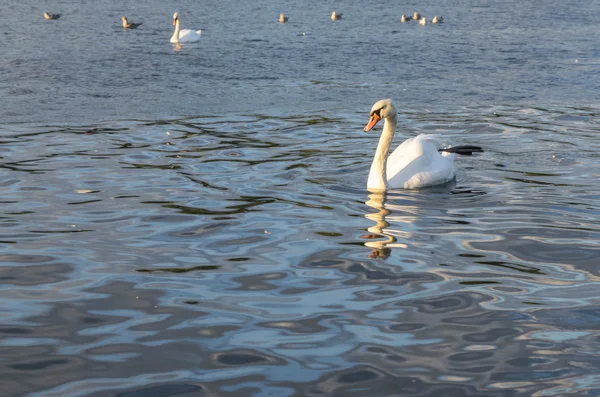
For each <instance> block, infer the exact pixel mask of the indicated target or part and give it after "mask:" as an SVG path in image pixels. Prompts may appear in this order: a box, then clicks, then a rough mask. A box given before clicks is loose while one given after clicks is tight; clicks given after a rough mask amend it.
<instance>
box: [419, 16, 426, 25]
mask: <svg viewBox="0 0 600 397" xmlns="http://www.w3.org/2000/svg"><path fill="white" fill-rule="evenodd" d="M426 23H427V19H425V17H423V18H421V19H419V25H423V26H425V24H426Z"/></svg>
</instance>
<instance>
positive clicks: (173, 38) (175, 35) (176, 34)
mask: <svg viewBox="0 0 600 397" xmlns="http://www.w3.org/2000/svg"><path fill="white" fill-rule="evenodd" d="M171 43H179V18H177V20H176V21H175V32H173V36H171Z"/></svg>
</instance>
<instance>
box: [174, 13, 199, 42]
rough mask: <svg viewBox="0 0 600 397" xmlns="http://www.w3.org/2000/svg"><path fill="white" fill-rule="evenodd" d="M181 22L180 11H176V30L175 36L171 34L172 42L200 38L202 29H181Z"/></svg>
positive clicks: (192, 40)
mask: <svg viewBox="0 0 600 397" xmlns="http://www.w3.org/2000/svg"><path fill="white" fill-rule="evenodd" d="M179 22H180V20H179V13H178V12H176V13H175V14H173V25H174V26H175V31H174V32H173V36H171V43H174V44H179V43H191V42H194V41H198V40H200V35H201V34H202V30H200V29H198V30H192V29H180V28H179Z"/></svg>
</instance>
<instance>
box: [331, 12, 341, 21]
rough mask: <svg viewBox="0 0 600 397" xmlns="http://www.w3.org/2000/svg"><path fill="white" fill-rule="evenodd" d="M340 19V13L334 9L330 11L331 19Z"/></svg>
mask: <svg viewBox="0 0 600 397" xmlns="http://www.w3.org/2000/svg"><path fill="white" fill-rule="evenodd" d="M340 19H342V14H338V13H336V12H335V11H332V12H331V20H332V21H338V20H340Z"/></svg>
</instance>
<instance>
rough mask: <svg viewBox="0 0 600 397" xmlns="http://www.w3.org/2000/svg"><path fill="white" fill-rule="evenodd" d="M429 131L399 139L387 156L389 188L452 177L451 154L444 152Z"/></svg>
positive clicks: (414, 185)
mask: <svg viewBox="0 0 600 397" xmlns="http://www.w3.org/2000/svg"><path fill="white" fill-rule="evenodd" d="M430 138H431V137H429V136H428V135H423V134H422V135H418V136H416V137H414V138H409V139H407V140H405V141H404V142H402V143H401V144H400V146H398V147H397V148H396V150H394V151H393V152H392V154H390V155H389V156H388V158H387V164H386V174H387V180H388V185H389V186H390V187H392V188H394V187H402V188H404V189H415V188H419V187H426V186H435V185H441V184H443V183H446V182H449V181H451V180H452V179H454V177H455V175H456V166H455V165H454V161H453V160H454V156H453V155H450V156H444V155H442V154H441V153H440V152H438V149H439V148H440V146H439V145H438V144H437V142H436V141H434V140H432V139H430Z"/></svg>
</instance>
